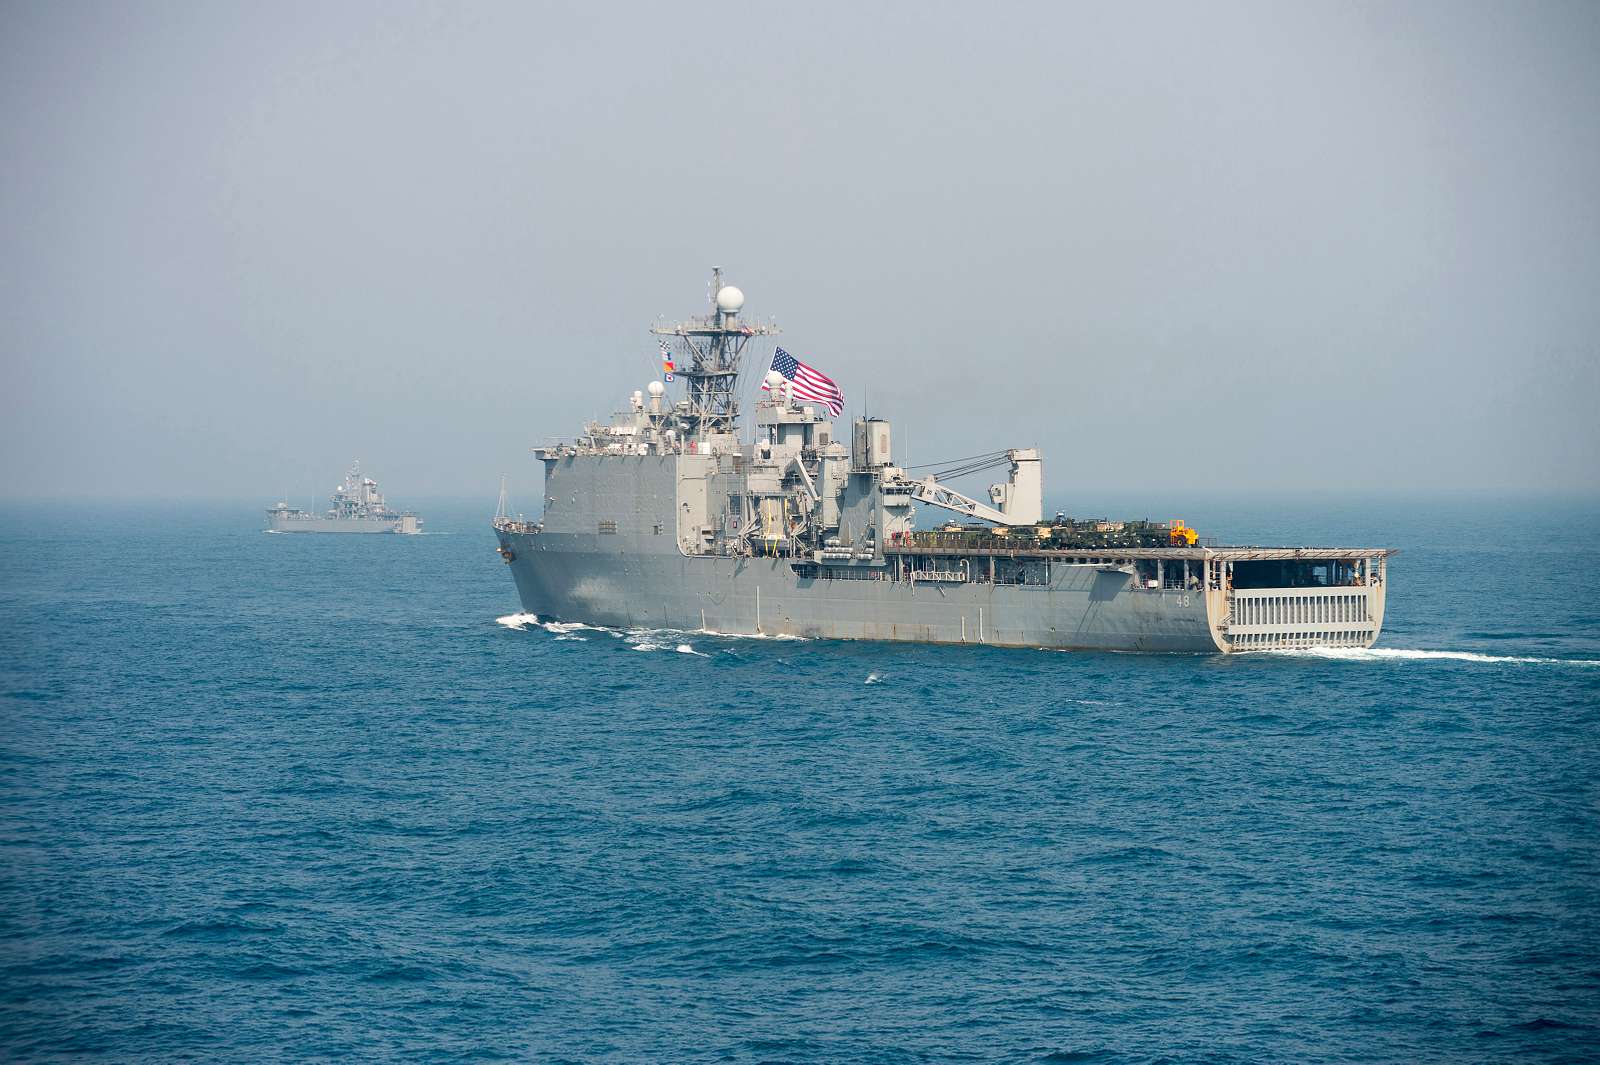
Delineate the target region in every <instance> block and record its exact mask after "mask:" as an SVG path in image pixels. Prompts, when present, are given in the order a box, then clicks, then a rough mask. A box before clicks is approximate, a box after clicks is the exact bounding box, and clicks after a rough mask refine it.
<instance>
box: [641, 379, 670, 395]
mask: <svg viewBox="0 0 1600 1065" xmlns="http://www.w3.org/2000/svg"><path fill="white" fill-rule="evenodd" d="M645 391H647V392H649V393H650V394H651V395H652V396H664V395H666V394H667V386H666V385H664V384H662V383H661V382H660V381H651V382H650V383H649V384H648V385H645Z"/></svg>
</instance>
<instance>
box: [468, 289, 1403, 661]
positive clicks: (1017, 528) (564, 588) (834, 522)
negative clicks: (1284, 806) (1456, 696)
mask: <svg viewBox="0 0 1600 1065" xmlns="http://www.w3.org/2000/svg"><path fill="white" fill-rule="evenodd" d="M711 294H712V296H711V309H710V312H709V313H708V314H707V315H705V316H704V317H700V318H694V319H691V320H689V321H685V322H682V323H680V324H674V325H660V326H657V327H656V328H655V329H654V330H652V332H654V333H656V334H657V335H658V336H659V337H660V338H661V341H660V342H661V344H662V350H663V355H664V358H668V359H669V363H670V364H675V365H676V367H677V368H678V370H679V375H680V376H681V377H683V379H684V381H685V382H686V384H687V389H686V393H687V394H686V395H685V396H684V397H683V398H682V399H679V400H675V401H674V400H670V399H669V398H668V396H667V389H666V387H665V385H663V384H662V383H661V382H660V381H652V382H651V383H650V384H649V385H648V387H647V388H646V389H645V390H643V391H640V392H634V393H633V395H632V397H631V400H630V402H629V404H628V406H627V408H626V409H624V410H622V411H621V412H619V413H618V414H617V415H615V416H614V417H613V418H612V419H611V420H610V421H609V422H607V423H590V424H589V425H587V426H586V427H585V429H584V432H583V433H582V435H581V436H579V437H578V438H577V439H576V440H573V441H571V442H568V443H561V444H555V445H551V446H546V447H540V448H536V449H534V453H535V455H536V456H537V457H538V458H539V459H540V460H541V461H542V462H543V464H544V507H543V516H542V517H541V518H540V520H537V521H527V520H521V519H519V518H513V517H511V516H509V515H507V514H506V513H505V505H504V497H503V494H502V503H501V508H500V512H499V513H498V514H497V515H496V517H495V519H494V531H495V534H496V536H497V538H498V540H499V545H500V546H499V552H500V555H501V556H502V557H503V558H504V560H505V561H506V563H508V565H509V568H510V571H511V574H512V577H513V579H514V580H515V582H516V587H517V593H518V595H519V597H520V599H521V601H522V605H523V609H524V610H526V611H527V612H529V613H531V614H534V615H537V616H539V617H540V618H542V619H548V620H557V621H568V622H572V621H577V622H585V623H588V624H593V625H605V626H616V627H661V628H673V629H685V630H691V629H700V630H706V631H711V632H718V633H729V634H734V633H737V634H767V635H791V636H802V637H812V638H835V639H865V640H905V641H916V642H928V643H982V644H997V645H1005V646H1020V647H1049V648H1081V649H1105V650H1119V651H1187V652H1223V653H1230V652H1237V651H1254V650H1268V649H1280V648H1306V647H1319V646H1331V647H1367V646H1370V645H1371V644H1372V643H1373V642H1374V641H1375V640H1376V639H1377V637H1378V631H1379V629H1380V628H1381V626H1382V623H1383V611H1384V597H1385V593H1386V591H1387V587H1388V559H1389V557H1390V556H1391V555H1392V554H1394V552H1393V551H1390V550H1387V549H1383V548H1314V547H1219V546H1215V545H1213V544H1211V543H1210V542H1206V541H1202V540H1201V538H1200V536H1199V534H1198V533H1196V532H1195V530H1193V529H1191V528H1189V527H1187V526H1186V525H1185V524H1184V523H1183V522H1182V521H1168V522H1152V521H1110V520H1106V519H1093V520H1073V519H1069V518H1067V517H1066V516H1065V515H1060V514H1058V515H1056V516H1055V517H1054V518H1053V519H1051V520H1045V519H1044V515H1043V507H1042V471H1041V462H1040V457H1039V453H1038V452H1037V451H1036V450H1034V449H1031V448H1009V449H1006V450H1003V451H996V452H993V453H991V454H990V455H987V456H977V457H975V458H973V459H971V460H963V461H961V462H957V463H952V464H950V468H949V469H947V470H944V471H935V472H934V473H932V474H928V475H923V476H913V475H912V474H911V473H910V472H909V471H908V470H907V469H905V468H902V467H899V466H896V465H895V464H894V460H893V455H892V452H891V449H890V442H891V430H890V425H889V423H888V422H887V421H885V420H883V419H880V418H858V419H856V420H855V422H854V424H853V426H852V431H851V434H850V437H849V441H848V446H846V442H845V441H841V440H837V439H835V437H834V426H833V424H832V422H830V421H829V420H828V417H827V413H828V412H827V411H826V410H820V409H819V408H818V407H817V406H815V405H811V404H807V403H804V402H800V401H797V400H796V398H795V396H794V385H792V384H791V383H790V382H789V381H788V380H787V379H786V377H785V375H784V374H781V373H778V372H777V371H776V370H773V371H770V372H768V374H767V376H766V377H765V379H764V380H763V389H764V391H765V395H764V396H763V397H762V398H761V399H760V400H759V401H758V402H757V403H756V404H755V424H756V427H757V432H756V434H755V436H756V438H755V440H754V441H753V442H750V443H746V442H742V441H741V440H740V437H739V431H738V430H739V413H740V412H739V401H738V393H739V380H740V367H741V363H742V361H743V359H744V357H745V356H746V354H747V349H752V350H753V348H754V345H755V343H756V342H757V341H759V340H760V339H761V338H764V337H766V336H768V335H770V334H773V333H775V332H777V330H776V328H775V327H773V326H770V325H761V324H754V323H749V322H747V321H746V320H745V319H744V318H742V317H741V311H742V310H743V305H744V295H743V293H742V292H740V290H739V289H737V288H735V287H733V286H731V285H724V284H723V282H722V276H721V272H720V271H714V272H713V274H712V285H711ZM986 464H992V465H994V467H995V468H997V469H1003V470H1005V471H1006V476H1007V479H1006V481H1005V482H1004V483H1001V484H996V485H994V486H993V487H991V488H990V490H989V501H988V502H987V503H986V502H983V501H980V500H977V499H973V498H970V497H968V496H966V495H963V494H962V493H960V492H958V491H956V490H955V489H953V488H951V487H949V486H948V485H946V484H943V483H941V481H940V477H941V476H945V477H949V476H956V475H960V474H965V473H971V472H975V471H976V470H978V469H981V468H983V467H984V466H985V465H986ZM917 504H923V505H925V506H929V507H934V508H940V509H942V510H946V511H949V512H951V513H952V514H953V515H954V517H955V520H953V521H951V522H949V523H947V524H945V525H943V526H941V527H938V528H934V529H929V530H919V529H917V528H915V526H914V518H915V507H916V505H917Z"/></svg>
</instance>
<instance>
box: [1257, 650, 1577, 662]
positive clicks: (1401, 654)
mask: <svg viewBox="0 0 1600 1065" xmlns="http://www.w3.org/2000/svg"><path fill="white" fill-rule="evenodd" d="M1243 653H1245V654H1262V655H1283V656H1287V657H1290V658H1325V659H1332V660H1335V661H1341V662H1475V663H1479V664H1483V665H1530V666H1600V659H1594V658H1547V657H1541V656H1538V655H1486V654H1480V653H1479V652H1477V651H1424V650H1420V649H1415V648H1408V647H1299V648H1286V649H1283V650H1272V651H1246V652H1243Z"/></svg>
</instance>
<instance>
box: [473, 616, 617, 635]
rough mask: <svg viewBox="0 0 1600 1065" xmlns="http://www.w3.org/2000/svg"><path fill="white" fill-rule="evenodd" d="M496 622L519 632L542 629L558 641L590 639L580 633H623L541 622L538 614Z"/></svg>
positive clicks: (576, 623)
mask: <svg viewBox="0 0 1600 1065" xmlns="http://www.w3.org/2000/svg"><path fill="white" fill-rule="evenodd" d="M494 620H495V622H496V623H497V624H500V625H504V626H505V627H506V628H508V629H517V630H518V631H523V630H526V629H529V628H541V629H543V630H544V631H545V632H548V633H550V634H551V635H552V636H554V637H555V638H556V639H558V640H578V641H580V642H581V641H583V640H586V639H588V637H587V636H579V635H577V633H579V632H609V633H611V635H613V636H620V635H621V633H617V632H612V631H611V630H610V629H602V628H598V627H596V626H594V625H585V624H584V623H583V622H581V621H540V620H539V615H537V614H507V615H506V616H505V617H501V618H495V619H494Z"/></svg>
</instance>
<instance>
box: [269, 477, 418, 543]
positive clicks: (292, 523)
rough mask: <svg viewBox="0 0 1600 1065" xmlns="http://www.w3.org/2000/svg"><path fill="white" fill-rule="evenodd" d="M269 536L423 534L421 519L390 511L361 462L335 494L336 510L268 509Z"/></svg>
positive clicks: (278, 506) (282, 506)
mask: <svg viewBox="0 0 1600 1065" xmlns="http://www.w3.org/2000/svg"><path fill="white" fill-rule="evenodd" d="M267 530H268V531H269V532H310V533H402V534H407V535H411V534H415V533H419V532H421V531H422V519H421V518H419V517H417V515H416V514H414V513H413V512H411V511H409V510H407V511H395V510H391V509H389V506H388V504H387V503H385V502H384V500H383V493H381V492H379V491H378V482H377V481H374V480H373V479H372V478H371V477H367V476H364V475H363V474H362V472H361V464H360V463H359V462H357V463H355V464H353V465H352V466H351V467H350V472H349V473H347V474H345V475H344V483H343V484H341V485H339V486H338V487H337V488H335V489H334V490H333V506H332V508H330V509H329V510H328V511H327V512H326V513H324V514H313V513H312V512H311V511H309V510H300V509H299V508H298V507H291V506H290V505H289V504H288V503H287V502H283V503H279V504H277V505H276V506H273V507H268V508H267Z"/></svg>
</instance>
